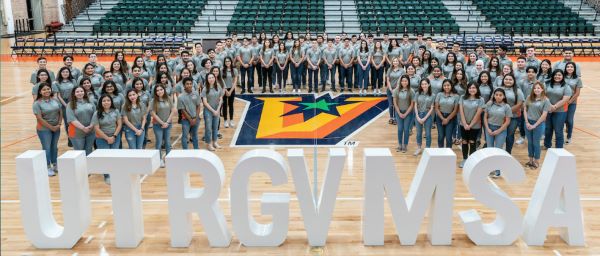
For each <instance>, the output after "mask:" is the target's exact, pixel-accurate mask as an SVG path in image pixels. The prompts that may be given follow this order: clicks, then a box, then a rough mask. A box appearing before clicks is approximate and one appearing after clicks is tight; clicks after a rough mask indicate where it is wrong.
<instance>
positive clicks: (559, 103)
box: [544, 69, 573, 148]
mask: <svg viewBox="0 0 600 256" xmlns="http://www.w3.org/2000/svg"><path fill="white" fill-rule="evenodd" d="M546 95H547V96H548V99H549V100H550V104H552V105H550V110H549V111H548V117H547V118H546V131H545V135H544V146H545V147H546V148H550V147H551V146H552V136H553V134H554V135H556V144H555V146H556V148H562V147H563V144H564V132H563V130H564V127H565V122H566V118H567V112H566V110H567V108H568V105H567V104H568V101H569V99H570V98H571V96H573V91H572V90H571V87H570V86H569V85H568V84H567V83H566V81H565V78H564V72H563V71H562V70H560V69H558V70H555V71H553V72H552V81H549V82H548V84H547V86H546Z"/></svg>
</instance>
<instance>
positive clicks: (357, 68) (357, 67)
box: [353, 63, 362, 88]
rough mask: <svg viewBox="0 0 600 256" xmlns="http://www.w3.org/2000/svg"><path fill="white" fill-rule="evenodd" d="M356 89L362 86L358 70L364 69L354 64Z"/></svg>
mask: <svg viewBox="0 0 600 256" xmlns="http://www.w3.org/2000/svg"><path fill="white" fill-rule="evenodd" d="M353 69H354V88H358V87H359V86H360V84H359V83H358V70H359V69H362V68H360V66H359V65H358V63H357V64H354V67H353Z"/></svg>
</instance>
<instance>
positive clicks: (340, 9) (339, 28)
mask: <svg viewBox="0 0 600 256" xmlns="http://www.w3.org/2000/svg"><path fill="white" fill-rule="evenodd" d="M325 32H326V33H327V34H328V35H329V36H334V35H339V34H341V33H342V32H345V33H347V34H351V35H352V34H359V33H360V22H359V21H358V14H357V13H356V6H355V5H354V1H351V0H345V1H344V0H341V1H340V0H338V1H335V0H325Z"/></svg>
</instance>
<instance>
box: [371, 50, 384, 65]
mask: <svg viewBox="0 0 600 256" xmlns="http://www.w3.org/2000/svg"><path fill="white" fill-rule="evenodd" d="M384 56H385V53H384V52H383V51H374V52H373V63H374V64H375V65H379V64H381V63H382V62H383V57H384Z"/></svg>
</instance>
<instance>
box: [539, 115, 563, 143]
mask: <svg viewBox="0 0 600 256" xmlns="http://www.w3.org/2000/svg"><path fill="white" fill-rule="evenodd" d="M566 120H567V112H554V113H548V117H546V132H545V133H546V134H545V137H544V146H545V147H546V148H551V147H552V133H554V134H556V148H563V144H564V143H565V133H564V132H563V129H564V127H565V122H566Z"/></svg>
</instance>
